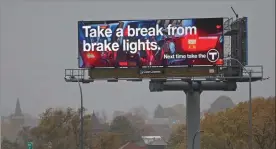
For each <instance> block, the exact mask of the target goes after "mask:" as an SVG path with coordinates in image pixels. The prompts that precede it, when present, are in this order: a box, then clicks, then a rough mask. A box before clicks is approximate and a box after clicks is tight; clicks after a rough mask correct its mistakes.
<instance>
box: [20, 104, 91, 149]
mask: <svg viewBox="0 0 276 149" xmlns="http://www.w3.org/2000/svg"><path fill="white" fill-rule="evenodd" d="M91 126H92V124H91V116H90V115H88V114H85V115H84V139H85V140H84V145H85V147H89V146H91V143H90V142H92V141H91V139H92V134H91ZM23 132H24V133H23ZM20 136H21V137H23V138H24V137H25V138H24V139H25V141H24V142H26V139H28V140H32V141H33V142H34V148H45V146H46V145H48V143H49V142H50V143H51V144H52V149H58V148H67V149H74V148H77V147H78V146H79V136H80V111H74V110H73V109H71V108H67V109H66V110H63V109H53V108H49V109H47V110H46V111H45V112H44V113H43V114H41V118H40V123H39V125H38V126H37V127H34V128H32V129H30V130H29V128H28V130H27V128H25V130H22V131H21V133H20ZM26 136H27V138H26Z"/></svg>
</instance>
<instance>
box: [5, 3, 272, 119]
mask: <svg viewBox="0 0 276 149" xmlns="http://www.w3.org/2000/svg"><path fill="white" fill-rule="evenodd" d="M156 3H157V2H154V1H153V2H147V3H146V4H145V2H125V1H120V2H117V1H116V2H98V1H97V2H72V1H71V2H65V1H64V2H53V1H51V2H35V1H34V0H33V1H24V0H0V22H1V24H0V33H1V34H0V36H1V38H0V82H1V86H0V87H1V88H0V97H1V98H0V113H1V115H7V114H9V113H11V112H13V110H14V108H15V107H14V106H15V103H16V99H17V98H20V102H21V108H22V110H23V112H25V113H29V114H31V115H34V116H36V115H37V114H40V113H42V112H43V111H44V110H45V109H46V108H48V107H68V106H70V107H72V108H78V107H80V102H79V101H80V100H79V99H80V95H79V88H78V85H77V83H66V82H65V81H64V79H63V77H64V69H66V68H77V67H78V65H77V21H79V20H111V19H118V20H120V19H148V18H194V17H200V18H202V17H230V16H232V17H233V12H232V10H231V9H230V6H233V7H234V8H235V10H236V11H237V13H239V15H240V17H242V16H247V17H248V18H249V56H248V57H249V65H263V66H264V76H265V77H266V76H269V77H270V79H269V80H267V81H262V82H261V81H259V82H255V83H253V84H252V96H253V97H255V96H264V97H268V96H272V95H275V0H254V1H242V2H240V1H233V2H230V1H226V2H225V1H224V2H218V1H213V2H210V1H208V2H200V3H199V2H190V1H189V2H180V1H174V2H173V3H171V2H158V4H156ZM141 8H142V9H141ZM260 28H261V29H260ZM83 94H84V106H85V107H86V108H87V109H88V111H89V112H92V111H93V110H95V111H98V110H102V109H105V110H106V111H107V113H108V115H109V116H110V115H111V114H112V112H113V111H114V110H123V111H127V110H129V109H130V108H132V107H136V106H140V105H143V106H144V107H145V108H147V109H148V110H149V111H150V112H152V111H153V110H154V108H155V107H156V106H157V104H159V103H160V104H161V105H162V106H164V107H168V106H172V105H174V104H179V103H184V104H185V103H186V101H185V98H186V95H185V94H184V92H180V91H178V92H161V93H150V92H149V89H148V81H143V82H125V81H120V82H118V83H107V82H106V81H96V82H94V83H90V84H83ZM220 95H226V96H229V97H230V98H231V99H232V100H233V101H234V102H235V103H237V102H241V101H246V100H248V83H239V84H238V88H237V91H236V92H207V91H205V92H203V93H202V94H201V109H207V108H209V106H210V104H211V103H212V102H213V101H214V100H215V99H216V98H218V97H219V96H220Z"/></svg>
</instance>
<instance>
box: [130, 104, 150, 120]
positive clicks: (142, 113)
mask: <svg viewBox="0 0 276 149" xmlns="http://www.w3.org/2000/svg"><path fill="white" fill-rule="evenodd" d="M131 113H132V114H133V115H136V116H139V117H141V118H143V119H144V120H145V119H147V118H148V116H149V112H148V110H147V109H146V108H145V107H143V106H139V107H135V108H132V109H131Z"/></svg>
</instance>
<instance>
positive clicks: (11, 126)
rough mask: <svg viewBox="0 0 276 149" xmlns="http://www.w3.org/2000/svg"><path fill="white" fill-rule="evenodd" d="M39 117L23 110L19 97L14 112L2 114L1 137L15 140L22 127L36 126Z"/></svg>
mask: <svg viewBox="0 0 276 149" xmlns="http://www.w3.org/2000/svg"><path fill="white" fill-rule="evenodd" d="M38 121H39V120H38V119H35V118H33V117H32V116H30V115H29V114H24V113H23V112H22V109H21V106H20V101H19V99H18V98H17V101H16V105H15V110H14V113H12V114H11V115H9V116H1V129H2V131H1V138H2V139H3V138H6V139H9V140H15V139H16V138H17V134H18V132H19V131H20V130H21V128H22V127H25V126H30V127H35V126H37V124H38Z"/></svg>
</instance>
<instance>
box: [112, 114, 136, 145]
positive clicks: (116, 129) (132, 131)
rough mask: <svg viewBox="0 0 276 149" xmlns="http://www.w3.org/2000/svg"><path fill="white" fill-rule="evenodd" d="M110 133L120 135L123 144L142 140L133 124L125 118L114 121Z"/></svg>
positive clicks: (119, 117) (117, 118)
mask: <svg viewBox="0 0 276 149" xmlns="http://www.w3.org/2000/svg"><path fill="white" fill-rule="evenodd" d="M109 131H110V132H111V133H114V134H119V135H120V136H121V139H122V144H124V143H126V142H129V141H137V140H140V139H141V136H140V134H139V131H138V130H137V129H136V128H135V127H133V125H132V124H131V122H130V121H129V120H128V119H127V118H126V117H125V116H118V117H116V118H115V119H114V120H113V121H112V123H111V125H110V128H109Z"/></svg>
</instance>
